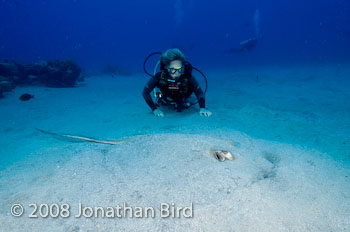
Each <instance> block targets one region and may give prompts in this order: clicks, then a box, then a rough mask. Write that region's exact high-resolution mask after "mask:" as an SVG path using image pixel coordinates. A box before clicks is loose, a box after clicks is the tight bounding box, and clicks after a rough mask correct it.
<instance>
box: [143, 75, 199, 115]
mask: <svg viewBox="0 0 350 232" xmlns="http://www.w3.org/2000/svg"><path fill="white" fill-rule="evenodd" d="M185 75H186V73H185V74H184V75H182V76H181V77H180V78H179V79H178V81H180V82H181V80H183V78H185ZM187 76H189V78H188V77H187V78H186V79H187V80H188V90H187V91H186V93H179V92H174V91H170V90H169V91H167V89H170V88H164V86H163V87H162V86H161V85H160V83H159V82H160V78H161V72H158V73H157V74H156V75H155V76H154V77H152V78H151V79H150V80H149V81H148V83H147V84H146V86H145V88H144V89H143V92H142V95H143V97H144V99H145V100H146V103H147V104H148V105H149V107H151V109H152V111H154V110H155V109H157V106H156V104H155V103H154V102H153V100H152V97H151V95H150V93H151V92H152V90H153V89H154V88H156V87H157V88H160V90H161V91H162V94H163V99H166V98H167V97H169V98H171V99H173V100H172V102H175V103H176V104H177V110H178V111H181V110H182V108H183V104H184V103H185V102H186V99H187V98H188V97H190V96H191V95H192V93H193V92H194V93H195V94H196V97H197V99H198V103H199V107H200V108H205V98H204V94H203V91H202V89H201V87H200V85H199V84H198V82H197V80H196V79H195V77H194V76H193V75H192V74H188V75H187ZM169 79H170V77H169ZM168 87H169V86H168Z"/></svg>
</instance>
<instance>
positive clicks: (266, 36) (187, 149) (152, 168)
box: [0, 0, 350, 231]
mask: <svg viewBox="0 0 350 232" xmlns="http://www.w3.org/2000/svg"><path fill="white" fill-rule="evenodd" d="M349 10H350V2H349V1H345V0H335V1H329V0H328V1H327V0H320V1H317V3H315V2H313V1H300V0H297V1H290V0H285V1H257V0H248V1H244V2H243V1H228V0H219V1H198V0H188V1H184V0H172V1H160V0H154V1H141V0H135V1H110V0H108V1H107V0H103V1H99V2H97V1H82V0H61V1H46V0H35V1H21V0H0V25H1V26H0V62H3V61H2V60H9V61H10V62H11V61H16V62H20V63H24V64H26V63H39V62H42V61H50V60H54V59H58V60H65V59H72V60H74V61H75V62H76V63H77V64H78V65H79V66H80V67H81V68H82V75H83V76H84V77H85V80H84V81H83V82H79V83H78V85H77V86H76V88H51V87H47V86H45V87H43V86H28V85H21V86H17V87H16V88H15V89H13V90H12V91H11V92H6V93H5V94H4V97H3V98H1V99H0V196H1V197H2V198H1V199H6V200H2V201H0V208H2V210H0V222H6V223H7V224H6V227H5V228H6V229H7V230H9V229H10V230H11V229H12V230H11V231H21V228H19V227H16V226H15V224H14V223H13V222H15V220H16V218H14V219H13V218H11V220H8V212H7V211H6V210H5V209H7V208H8V207H9V205H10V203H13V201H17V200H21V201H27V200H32V199H39V200H40V199H42V200H50V201H55V200H57V199H64V200H67V199H68V200H71V201H73V202H78V200H79V199H77V197H78V196H79V197H82V198H83V199H84V200H85V201H90V202H91V201H92V199H97V200H100V201H101V199H102V200H106V201H107V200H109V201H110V202H115V201H116V200H115V199H116V197H115V196H112V195H113V193H114V192H113V191H116V192H117V193H118V194H116V195H117V196H118V197H121V198H120V199H125V201H127V202H128V201H133V200H135V199H136V202H141V203H142V204H151V203H152V204H156V203H158V202H156V200H157V198H156V197H154V196H153V195H152V194H150V192H152V193H154V194H155V195H157V194H158V196H159V199H164V200H169V199H175V200H178V201H182V200H183V201H185V200H186V201H187V200H192V201H194V204H196V203H197V204H198V208H201V209H203V212H206V213H208V215H209V214H210V216H208V215H207V214H204V215H206V216H203V215H202V214H200V216H199V217H198V218H199V219H202V218H209V219H208V220H206V219H205V220H204V219H203V220H204V221H205V222H206V221H208V223H209V222H212V220H210V218H214V219H215V220H218V219H219V218H220V215H221V213H222V212H223V213H222V214H224V215H226V216H227V219H223V221H224V222H223V224H221V225H222V228H221V229H220V230H221V231H228V228H230V222H231V221H239V222H241V221H249V219H251V218H254V217H253V216H249V215H251V214H245V213H246V212H243V211H242V212H239V213H237V214H236V213H235V212H238V210H239V209H240V207H241V206H242V207H241V209H246V208H247V209H248V210H247V212H248V211H249V210H250V209H253V210H252V212H255V213H256V212H263V213H262V214H261V215H260V216H262V217H261V218H264V217H263V216H266V217H267V218H268V219H269V220H270V219H271V218H274V220H272V221H273V222H276V227H274V228H272V227H266V226H267V225H266V224H265V225H264V226H265V227H262V225H263V224H260V223H262V222H263V221H264V220H261V221H259V222H258V221H254V223H246V224H247V225H248V224H249V225H250V226H252V225H256V227H255V228H254V227H249V226H247V227H244V225H241V224H239V223H238V224H239V226H237V225H238V224H237V225H236V226H237V227H234V229H235V230H237V231H247V230H249V229H250V230H259V231H264V230H263V229H261V228H269V229H265V230H269V231H283V229H285V230H294V231H304V229H305V228H311V229H310V230H311V231H343V230H345V229H344V228H348V226H349V217H350V216H349V214H348V213H346V212H349V205H350V204H348V203H349V200H348V199H350V196H349V195H348V192H349V191H348V190H349V179H348V178H349V176H350V174H349V173H350V169H349V164H350V105H349V101H350V92H349V86H350V66H349V63H350V55H349V54H350V29H349V26H348V25H349V24H350V17H349V14H348V12H349ZM252 38H255V39H257V41H258V42H257V44H256V47H253V48H252V49H251V50H249V51H247V50H244V51H241V52H230V51H233V50H235V49H239V47H240V43H241V42H243V41H246V40H248V39H252ZM172 47H176V48H179V49H180V50H181V51H183V52H184V54H185V56H186V59H187V60H188V61H190V62H191V63H192V64H193V65H194V66H195V67H197V68H199V69H200V70H201V71H203V72H204V73H205V74H206V76H207V78H208V91H207V93H206V107H207V108H208V109H209V110H210V111H211V112H212V113H213V115H212V117H210V118H203V117H200V116H199V115H198V110H199V109H198V107H197V106H194V107H192V108H190V109H188V110H185V111H183V112H181V113H178V112H176V111H173V110H170V109H164V113H165V117H164V118H157V117H155V116H154V115H153V114H152V113H151V110H150V109H149V107H148V106H147V105H146V103H145V102H144V99H143V98H142V89H143V87H144V86H145V84H146V82H147V81H148V79H149V77H148V76H147V75H146V74H144V72H143V62H144V59H145V58H146V56H147V55H148V54H150V53H151V52H154V51H164V50H166V49H168V48H172ZM157 59H158V57H157V56H155V57H152V58H151V59H150V60H149V62H148V63H147V65H146V68H147V70H148V71H150V72H151V71H153V68H154V66H155V64H156V62H157ZM106 70H107V71H106ZM111 70H112V71H111ZM114 71H115V73H113V72H114ZM194 75H195V76H196V77H197V79H198V80H199V82H200V84H201V86H202V87H204V86H205V84H204V80H203V78H202V77H201V75H200V74H199V73H198V72H195V71H194ZM0 81H1V80H0ZM26 92H28V93H33V94H35V98H33V99H31V100H29V101H25V102H22V101H19V100H18V98H19V96H20V95H21V94H22V93H26ZM37 129H43V130H47V131H50V132H53V133H57V134H73V135H82V136H87V137H93V138H98V139H122V140H123V141H124V140H125V141H129V140H131V141H129V142H130V144H129V143H125V144H123V145H121V146H114V147H108V146H107V147H106V146H104V145H94V144H90V143H86V144H85V143H77V142H76V141H70V140H64V139H62V138H57V137H58V136H50V135H47V134H43V133H41V132H40V131H39V130H37ZM162 137H163V138H162ZM162 139H163V140H162ZM176 141H180V142H179V143H177V142H176ZM216 146H219V147H221V148H227V149H232V151H234V152H237V154H235V155H236V158H237V160H236V161H237V162H236V161H235V162H236V163H233V162H232V163H228V162H225V163H223V165H221V166H219V165H217V163H211V162H210V161H212V162H214V160H211V159H208V160H207V159H206V158H207V156H206V155H203V153H204V154H206V152H207V150H210V149H214V148H215V149H216V148H217V147H216ZM203 151H204V152H203ZM153 157H155V158H154V159H153ZM178 157H180V158H178ZM215 162H216V161H215ZM219 164H221V163H219ZM231 164H232V165H233V166H231ZM186 167H190V168H186ZM223 173H224V174H223ZM95 178H97V179H95ZM131 180H132V181H131ZM334 180H336V181H334ZM118 181H120V182H118ZM157 181H159V182H161V184H160V185H157V184H158V182H157ZM230 181H231V182H230ZM264 181H266V182H264ZM67 183H72V184H71V185H67ZM256 183H258V184H256ZM260 184H261V185H260ZM184 186H185V189H186V191H187V192H186V194H185V193H184V191H182V190H183V189H182V188H183V187H184ZM252 186H253V187H252ZM256 186H258V187H256ZM191 187H193V188H194V189H192V188H191ZM205 187H207V188H205ZM116 189H117V190H116ZM329 189H332V191H328V190H329ZM94 190H96V192H94ZM97 190H98V192H97ZM304 190H305V192H303V191H304ZM326 190H327V191H326ZM245 191H246V192H245ZM259 191H261V192H259ZM273 191H276V192H273ZM188 192H190V194H187V193H188ZM257 192H259V194H256V193H257ZM260 193H261V195H260ZM59 194H61V195H59ZM222 194H224V195H222ZM230 194H231V195H230ZM233 194H237V195H234V197H232V196H233ZM250 194H251V195H250ZM274 194H275V195H274ZM298 194H300V195H298ZM327 194H328V195H327ZM29 195H31V196H33V197H32V198H30V197H29ZM246 195H247V196H248V197H247V198H244V197H242V196H246ZM182 196H183V198H182ZM256 196H261V198H262V200H261V201H260V200H257V199H256V198H255V197H256ZM267 196H268V197H267ZM128 197H129V198H128ZM249 197H250V198H249ZM269 197H270V198H269ZM291 197H295V199H294V200H295V201H294V202H296V203H295V205H296V208H293V207H292V206H290V205H289V207H291V208H288V207H286V208H283V207H281V208H279V206H280V205H288V204H287V203H286V202H284V201H283V199H287V198H288V199H289V198H291ZM208 199H210V201H212V202H211V203H212V204H214V203H213V202H215V206H217V207H212V208H210V207H209V208H205V207H204V206H203V205H205V204H207V203H208V201H209V200H208ZM232 199H240V202H244V203H239V204H242V205H239V204H238V203H237V201H235V200H232ZM247 199H248V200H247ZM267 199H268V200H271V201H268V200H267ZM300 199H301V200H300ZM206 200H207V201H206ZM230 200H232V201H230ZM245 200H247V201H245ZM255 200H257V201H255ZM264 200H266V201H267V202H268V203H266V205H269V207H271V208H272V210H270V211H269V212H266V211H263V210H262V209H259V210H260V211H259V210H256V211H255V208H254V206H252V205H253V203H252V205H250V204H249V203H247V202H255V203H257V204H259V203H261V204H262V205H261V207H262V208H264V207H266V205H264V204H265V201H264ZM298 200H300V202H299V201H298ZM279 201H280V202H281V204H280V205H279V203H278V202H279ZM150 202H151V203H150ZM222 202H224V203H222ZM312 202H315V205H317V206H315V205H312ZM325 202H330V203H329V205H330V206H329V208H327V207H328V206H326V205H327V204H326V203H325ZM97 203H99V202H97ZM187 203H188V202H187ZM236 203H237V204H236ZM245 203H247V204H245ZM274 203H275V204H276V205H278V206H277V207H276V208H273V206H274V205H273V204H274ZM105 204H107V203H105ZM220 204H221V205H220ZM306 204H311V205H308V208H309V209H312V210H313V209H315V210H314V211H312V212H306V211H305V208H303V207H304V205H306ZM227 205H235V207H237V208H235V210H233V212H232V209H231V208H225V207H226V206H227ZM247 205H249V206H247ZM340 206H342V208H341V207H340ZM213 208H217V209H219V211H220V210H222V212H221V211H220V212H217V214H216V215H215V214H211V209H213ZM340 208H341V209H340ZM275 209H278V210H282V211H283V212H287V211H288V212H295V214H296V215H294V216H293V217H289V216H288V217H285V218H284V217H283V216H284V215H283V212H282V213H281V212H280V211H278V210H276V211H274V210H275ZM338 210H339V211H338ZM207 211H209V212H207ZM267 211H268V210H267ZM249 212H251V211H249ZM271 212H272V213H271ZM315 212H316V213H315ZM328 212H331V213H329V214H327V213H328ZM339 212H340V213H339ZM270 213H271V214H270ZM274 213H275V214H274ZM308 213H309V214H308ZM229 215H230V216H232V215H233V216H232V217H233V218H231V217H230V216H229ZM242 215H248V216H247V217H245V216H242ZM253 215H254V213H253ZM279 215H283V216H281V218H282V219H283V220H282V219H281V220H282V222H281V221H279V219H280V218H278V217H277V216H279ZM298 215H299V216H300V215H302V216H303V218H301V219H299V221H303V220H305V221H303V222H302V223H304V224H301V225H302V226H300V227H297V225H298V224H297V223H295V224H293V222H296V221H298V219H297V217H298ZM305 215H306V216H305ZM307 215H311V216H310V217H311V218H324V217H325V216H327V220H324V221H325V224H322V223H323V222H321V220H316V219H314V220H313V219H311V218H308V217H307ZM329 215H330V216H329ZM334 215H339V217H335V216H334ZM273 216H275V217H273ZM304 216H305V217H304ZM286 218H289V220H290V221H288V220H287V219H286ZM221 219H222V218H221ZM268 219H266V220H265V221H269V220H268ZM215 220H214V221H215ZM225 220H226V221H225ZM50 222H51V221H50ZM215 222H217V221H215ZM21 223H22V224H21ZM26 223H27V222H26V221H25V220H23V221H20V223H19V224H17V225H26ZM40 223H41V221H40V222H37V224H35V225H34V224H33V225H32V226H33V227H32V229H33V230H35V229H38V228H42V224H40ZM89 223H90V224H89ZM118 223H119V222H118ZM140 223H141V222H140ZM196 223H197V221H196V222H194V223H193V224H191V223H188V226H189V228H192V230H193V231H196V229H198V228H202V229H203V228H204V229H207V230H210V229H208V228H212V227H210V225H209V224H206V223H204V224H203V225H202V227H200V225H201V223H203V221H202V222H198V224H196ZM225 223H226V224H225ZM68 224H69V223H68ZM91 224H93V225H91ZM163 224H166V223H163ZM163 224H162V223H160V224H159V225H157V227H156V228H152V229H151V228H150V227H147V226H149V225H144V226H145V228H147V229H145V230H153V231H156V230H157V229H158V230H160V229H159V228H162V230H163V231H167V230H169V228H168V229H167V227H166V226H165V225H163ZM214 224H216V223H214ZM243 224H244V223H243ZM52 225H53V224H52ZM52 225H50V226H52ZM122 225H123V226H122V228H124V229H125V230H127V229H130V226H131V224H127V223H125V224H122ZM170 225H172V224H170ZM186 225H187V224H186ZM272 225H275V224H273V223H272ZM281 225H283V226H281ZM304 225H305V227H303V226H304ZM61 226H62V225H61V224H60V225H57V227H54V226H53V227H51V228H54V229H57V231H79V227H78V229H77V228H76V227H74V226H73V224H69V225H63V226H62V227H61ZM94 226H96V225H95V224H94V223H92V222H87V224H86V227H88V228H90V229H91V228H95V227H94ZM104 226H105V227H104ZM109 226H111V224H109ZM176 226H178V225H177V224H176V223H175V225H174V228H178V230H179V231H181V229H180V228H182V229H183V227H176ZM198 226H199V227H198ZM231 226H232V225H231ZM240 226H241V227H240ZM101 227H102V228H104V229H105V230H108V229H110V228H109V227H108V226H107V225H106V224H105V225H102V224H101ZM49 228H50V227H49ZM164 228H165V229H164ZM81 229H82V227H81ZM95 229H96V228H95ZM82 230H83V229H82ZM0 231H2V230H1V228H0ZM52 231H54V230H52Z"/></svg>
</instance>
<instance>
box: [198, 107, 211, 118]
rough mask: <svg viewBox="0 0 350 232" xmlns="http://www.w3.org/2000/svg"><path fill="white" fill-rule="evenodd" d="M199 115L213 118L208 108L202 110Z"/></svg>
mask: <svg viewBox="0 0 350 232" xmlns="http://www.w3.org/2000/svg"><path fill="white" fill-rule="evenodd" d="M199 114H200V115H201V116H205V117H210V116H211V112H210V111H209V110H207V109H206V108H201V109H200V110H199Z"/></svg>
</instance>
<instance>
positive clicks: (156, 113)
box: [153, 109, 164, 117]
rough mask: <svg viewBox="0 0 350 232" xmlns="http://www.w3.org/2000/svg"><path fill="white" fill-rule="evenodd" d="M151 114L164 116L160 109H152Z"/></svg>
mask: <svg viewBox="0 0 350 232" xmlns="http://www.w3.org/2000/svg"><path fill="white" fill-rule="evenodd" d="M153 114H154V115H155V116H157V117H164V113H163V111H161V110H160V109H155V110H153Z"/></svg>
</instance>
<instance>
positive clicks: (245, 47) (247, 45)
mask: <svg viewBox="0 0 350 232" xmlns="http://www.w3.org/2000/svg"><path fill="white" fill-rule="evenodd" d="M257 43H258V40H257V39H256V38H251V39H247V40H245V41H242V42H241V43H240V44H239V48H231V49H230V50H229V51H228V52H229V53H238V52H244V51H251V50H253V49H254V48H255V47H256V44H257Z"/></svg>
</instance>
